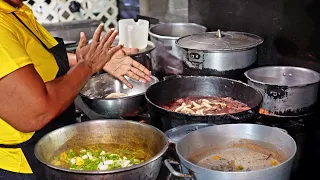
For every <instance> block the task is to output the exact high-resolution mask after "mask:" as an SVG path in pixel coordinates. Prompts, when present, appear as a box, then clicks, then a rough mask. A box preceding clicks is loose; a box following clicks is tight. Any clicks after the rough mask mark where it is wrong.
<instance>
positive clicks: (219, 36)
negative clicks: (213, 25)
mask: <svg viewBox="0 0 320 180" xmlns="http://www.w3.org/2000/svg"><path fill="white" fill-rule="evenodd" d="M216 36H217V38H221V37H222V36H221V31H220V29H218V31H217V33H216Z"/></svg>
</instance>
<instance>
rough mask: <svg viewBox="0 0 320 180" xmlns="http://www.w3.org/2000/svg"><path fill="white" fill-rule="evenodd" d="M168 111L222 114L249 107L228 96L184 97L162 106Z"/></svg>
mask: <svg viewBox="0 0 320 180" xmlns="http://www.w3.org/2000/svg"><path fill="white" fill-rule="evenodd" d="M162 107H163V108H165V109H167V110H169V111H175V112H179V113H184V114H194V115H222V114H232V113H238V112H241V111H246V110H249V109H250V107H249V106H248V105H246V104H244V103H242V102H239V101H237V100H234V99H232V98H230V97H223V98H220V97H214V96H211V97H186V98H181V99H178V100H175V101H173V102H171V103H170V104H169V105H164V106H162Z"/></svg>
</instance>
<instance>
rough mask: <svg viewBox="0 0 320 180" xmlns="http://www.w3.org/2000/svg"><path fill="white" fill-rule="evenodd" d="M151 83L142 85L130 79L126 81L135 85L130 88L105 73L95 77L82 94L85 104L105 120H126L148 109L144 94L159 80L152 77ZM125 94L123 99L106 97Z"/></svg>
mask: <svg viewBox="0 0 320 180" xmlns="http://www.w3.org/2000/svg"><path fill="white" fill-rule="evenodd" d="M151 78H152V81H151V82H150V83H142V82H139V81H136V80H133V79H131V78H129V77H126V79H127V80H128V81H129V82H130V83H131V84H132V85H133V88H132V89H130V88H128V87H127V86H126V85H125V84H123V83H122V82H120V81H119V80H118V79H116V78H115V77H113V76H111V75H109V74H107V73H104V74H100V75H96V76H93V77H92V78H91V79H90V80H89V81H88V82H87V83H86V85H85V86H84V88H83V89H82V90H81V92H80V97H81V98H82V100H83V102H84V103H85V104H86V105H87V106H88V107H89V108H90V109H92V110H93V111H95V112H96V113H98V114H100V115H102V116H103V117H105V118H126V117H132V116H135V115H138V114H139V113H141V112H142V111H143V110H144V109H145V108H146V99H145V97H144V94H145V92H146V90H147V89H148V88H149V86H151V85H152V84H154V83H157V82H158V81H159V80H158V79H157V78H156V77H154V76H152V77H151ZM116 92H118V93H124V94H127V95H128V96H126V97H121V98H108V99H106V98H105V97H106V96H107V95H108V94H111V93H116Z"/></svg>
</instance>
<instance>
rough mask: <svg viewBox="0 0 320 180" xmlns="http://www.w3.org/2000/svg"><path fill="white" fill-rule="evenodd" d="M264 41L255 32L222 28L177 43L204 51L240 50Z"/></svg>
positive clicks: (188, 37)
mask: <svg viewBox="0 0 320 180" xmlns="http://www.w3.org/2000/svg"><path fill="white" fill-rule="evenodd" d="M262 43H263V39H262V38H261V37H259V36H257V35H254V34H250V33H244V32H233V31H226V32H222V31H220V30H218V31H215V32H206V33H201V34H192V35H188V36H184V37H181V38H179V39H178V40H177V41H176V45H177V46H179V47H181V48H185V49H194V50H203V51H237V50H238V51H239V50H245V49H250V48H254V47H256V46H258V45H260V44H262Z"/></svg>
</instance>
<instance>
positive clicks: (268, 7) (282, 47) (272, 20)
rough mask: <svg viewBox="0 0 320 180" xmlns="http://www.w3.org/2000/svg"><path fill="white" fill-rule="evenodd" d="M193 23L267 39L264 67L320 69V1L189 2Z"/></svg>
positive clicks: (263, 47) (263, 49)
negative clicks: (283, 66)
mask: <svg viewBox="0 0 320 180" xmlns="http://www.w3.org/2000/svg"><path fill="white" fill-rule="evenodd" d="M188 3H189V12H188V14H189V22H195V23H199V24H202V25H205V26H207V27H208V28H209V29H210V30H212V31H215V30H217V29H219V28H220V29H221V30H223V31H244V32H250V33H254V34H257V35H260V36H261V37H263V38H264V39H265V42H264V43H263V45H261V46H260V47H259V52H258V53H259V56H258V62H259V64H261V65H269V64H286V65H299V66H305V67H309V68H312V69H315V70H318V71H319V70H320V66H319V67H318V65H319V63H320V45H319V43H320V36H319V33H320V32H319V28H320V27H319V26H320V1H319V0H189V2H188Z"/></svg>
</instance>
